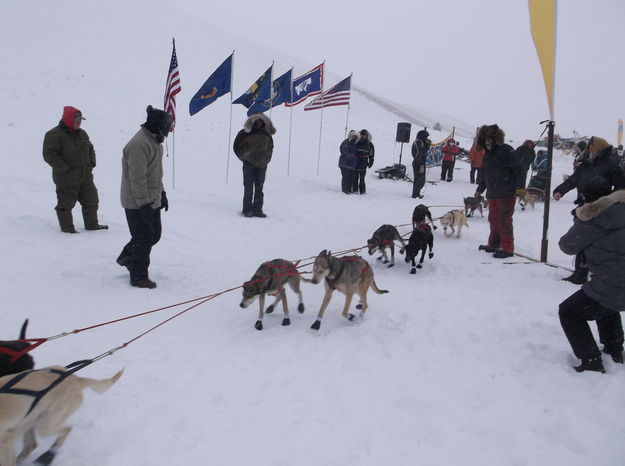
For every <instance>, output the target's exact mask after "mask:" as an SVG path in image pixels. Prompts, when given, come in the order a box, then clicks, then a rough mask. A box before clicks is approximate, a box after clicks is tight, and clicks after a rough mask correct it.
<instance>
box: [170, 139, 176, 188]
mask: <svg viewBox="0 0 625 466" xmlns="http://www.w3.org/2000/svg"><path fill="white" fill-rule="evenodd" d="M171 150H172V153H171V162H172V167H171V189H176V127H174V130H173V131H172V132H171Z"/></svg>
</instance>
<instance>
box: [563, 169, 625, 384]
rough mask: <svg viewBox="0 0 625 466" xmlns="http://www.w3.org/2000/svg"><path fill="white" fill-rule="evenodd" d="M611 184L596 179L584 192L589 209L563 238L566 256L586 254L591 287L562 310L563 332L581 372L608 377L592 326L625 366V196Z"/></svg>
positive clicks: (580, 210)
mask: <svg viewBox="0 0 625 466" xmlns="http://www.w3.org/2000/svg"><path fill="white" fill-rule="evenodd" d="M611 191H612V187H611V185H610V183H609V182H608V181H607V180H606V179H605V178H603V177H601V176H594V177H593V178H591V179H590V180H588V182H587V183H586V184H585V185H584V187H583V188H582V194H583V195H584V199H585V202H586V203H585V204H584V205H583V206H581V207H578V208H577V209H575V210H574V211H573V214H574V215H575V220H574V223H573V226H572V227H571V228H570V229H569V231H568V232H567V233H566V234H565V235H564V236H563V237H562V238H560V241H559V243H558V244H559V246H560V249H561V250H562V252H564V253H565V254H570V255H572V254H580V253H582V252H583V253H584V255H585V257H586V262H587V264H588V268H589V270H590V272H591V278H590V281H589V282H587V283H585V284H584V285H583V286H582V288H581V289H580V290H578V291H577V292H575V293H573V294H572V295H571V296H570V297H568V298H567V299H566V300H564V301H563V302H562V303H561V304H560V308H559V316H560V323H561V324H562V329H563V330H564V333H565V334H566V337H567V338H568V340H569V343H570V344H571V347H572V349H573V352H574V353H575V356H577V357H578V358H579V359H581V360H582V364H581V365H579V366H577V367H575V370H577V371H578V372H582V371H585V370H591V371H597V372H605V369H604V367H603V361H602V359H601V352H600V351H599V349H598V347H597V343H596V342H595V339H594V338H593V336H592V333H591V331H590V328H589V326H588V322H587V321H589V320H596V321H597V328H598V330H599V339H600V341H601V343H603V345H604V346H603V352H604V353H607V354H609V355H610V356H611V357H612V360H613V361H614V362H617V363H620V364H622V363H623V324H622V322H621V315H620V312H622V311H624V310H625V190H619V191H615V192H613V193H611V194H610V192H611Z"/></svg>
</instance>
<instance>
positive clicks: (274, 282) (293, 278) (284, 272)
mask: <svg viewBox="0 0 625 466" xmlns="http://www.w3.org/2000/svg"><path fill="white" fill-rule="evenodd" d="M287 283H288V285H289V286H290V287H291V289H292V290H293V291H294V292H295V293H296V294H297V297H298V299H299V304H298V305H297V310H298V311H299V313H300V314H301V313H302V312H304V303H303V301H304V297H303V295H302V292H301V290H300V276H299V272H298V271H297V269H296V268H295V265H294V264H293V263H292V262H289V261H287V260H284V259H274V260H272V261H267V262H263V263H262V264H260V267H258V269H257V270H256V272H255V273H254V275H253V276H252V278H251V279H250V280H249V281H247V282H245V283H244V284H243V299H242V300H241V304H240V306H241V307H242V308H243V309H245V308H246V307H247V306H249V305H250V304H252V302H253V301H254V300H255V299H256V298H258V304H259V307H260V310H259V312H258V320H256V324H255V325H254V328H255V329H256V330H262V329H263V317H264V315H265V313H267V314H271V313H272V312H273V310H274V307H275V306H276V304H278V303H279V302H280V301H282V310H283V311H284V318H283V319H282V325H283V326H286V325H291V319H290V318H289V306H288V303H287V300H286V293H285V291H284V285H286V284H287ZM266 294H272V295H276V300H275V301H274V302H273V304H271V305H270V306H269V307H267V310H265V295H266Z"/></svg>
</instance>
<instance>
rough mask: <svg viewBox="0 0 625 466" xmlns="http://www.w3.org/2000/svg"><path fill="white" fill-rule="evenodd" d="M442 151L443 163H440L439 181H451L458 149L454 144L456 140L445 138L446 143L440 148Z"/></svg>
mask: <svg viewBox="0 0 625 466" xmlns="http://www.w3.org/2000/svg"><path fill="white" fill-rule="evenodd" d="M441 152H442V153H443V163H442V165H441V181H445V180H447V181H451V180H453V179H454V165H455V164H456V156H457V155H458V152H460V149H459V148H458V146H457V145H456V141H454V140H453V139H452V138H449V139H448V140H447V144H445V145H444V146H443V148H442V149H441Z"/></svg>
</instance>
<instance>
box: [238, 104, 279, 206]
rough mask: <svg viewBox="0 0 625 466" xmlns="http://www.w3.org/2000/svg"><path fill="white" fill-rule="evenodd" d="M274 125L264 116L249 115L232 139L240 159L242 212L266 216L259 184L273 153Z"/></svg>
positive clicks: (263, 179)
mask: <svg viewBox="0 0 625 466" xmlns="http://www.w3.org/2000/svg"><path fill="white" fill-rule="evenodd" d="M275 133H276V128H275V127H274V126H273V123H272V121H271V120H270V119H269V117H268V116H266V115H264V114H262V113H255V114H253V115H251V116H250V117H249V118H248V119H247V120H246V121H245V124H244V125H243V129H242V130H241V131H239V133H238V134H237V137H236V138H235V139H234V144H233V149H234V153H235V154H236V156H237V157H238V158H239V160H241V161H242V162H243V187H244V191H243V215H244V216H245V217H260V218H266V217H267V215H265V213H264V212H263V202H264V195H263V185H264V183H265V174H266V173H267V165H268V164H269V162H270V161H271V156H272V155H273V137H272V136H273V135H274V134H275Z"/></svg>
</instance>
